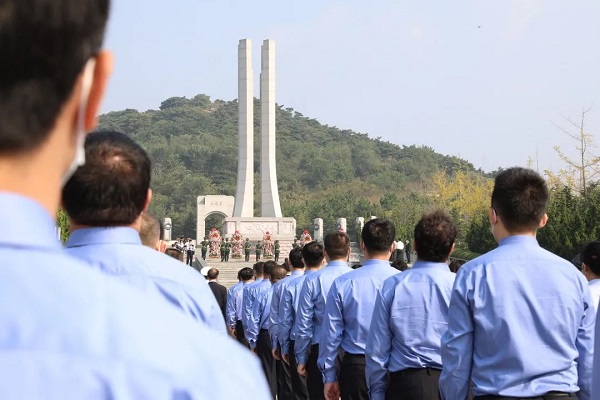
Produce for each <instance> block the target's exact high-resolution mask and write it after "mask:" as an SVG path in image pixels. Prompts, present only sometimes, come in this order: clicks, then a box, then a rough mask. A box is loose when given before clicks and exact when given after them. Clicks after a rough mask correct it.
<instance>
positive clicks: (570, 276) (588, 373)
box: [440, 168, 595, 400]
mask: <svg viewBox="0 0 600 400" xmlns="http://www.w3.org/2000/svg"><path fill="white" fill-rule="evenodd" d="M547 202H548V188H547V186H546V183H545V182H544V180H543V179H542V177H541V176H539V175H538V174H537V173H536V172H534V171H532V170H529V169H524V168H510V169H507V170H505V171H503V172H501V173H500V174H499V175H498V176H497V177H496V180H495V184H494V190H493V192H492V202H491V207H490V210H489V220H490V224H491V225H492V234H493V235H494V238H495V239H496V241H497V242H498V244H499V246H498V248H496V249H495V250H492V251H490V252H489V253H486V254H484V255H483V256H481V257H478V258H476V259H474V260H472V261H470V262H468V263H467V264H465V265H463V266H462V267H461V268H460V269H459V271H458V273H457V276H456V281H455V283H454V288H453V290H452V296H451V299H450V308H449V310H448V331H447V332H446V333H445V334H444V336H443V337H442V365H443V370H442V375H441V377H440V391H441V394H442V398H444V399H447V400H462V399H466V398H467V396H468V395H469V391H470V390H471V389H472V391H473V394H474V395H475V398H476V399H477V398H480V399H488V398H494V399H510V398H522V397H527V398H535V399H542V398H543V399H554V398H557V399H559V398H560V399H562V398H564V397H565V396H568V395H572V394H573V393H577V396H578V398H579V399H580V400H590V398H591V397H590V387H591V384H592V359H593V347H594V336H593V329H594V323H595V315H594V313H593V311H592V310H593V306H592V302H591V298H590V291H589V288H588V285H587V282H586V281H585V278H584V277H583V275H582V274H581V273H580V272H579V271H578V270H577V269H576V268H575V267H573V265H572V264H571V263H569V262H568V261H566V260H564V259H562V258H560V257H558V256H556V255H554V254H552V253H550V252H548V251H546V250H544V249H542V248H541V247H540V246H539V245H538V243H537V241H536V238H535V236H536V232H537V230H538V229H539V228H542V227H543V226H544V225H545V224H546V221H547V220H548V216H547V215H546V213H545V212H546V206H547ZM573 396H575V395H573Z"/></svg>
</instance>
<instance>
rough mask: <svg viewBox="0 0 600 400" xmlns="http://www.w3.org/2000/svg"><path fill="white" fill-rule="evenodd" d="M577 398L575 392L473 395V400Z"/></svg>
mask: <svg viewBox="0 0 600 400" xmlns="http://www.w3.org/2000/svg"><path fill="white" fill-rule="evenodd" d="M521 399H523V400H577V393H565V392H548V393H546V394H543V395H541V396H536V397H508V396H494V395H491V394H488V395H485V396H475V400H521Z"/></svg>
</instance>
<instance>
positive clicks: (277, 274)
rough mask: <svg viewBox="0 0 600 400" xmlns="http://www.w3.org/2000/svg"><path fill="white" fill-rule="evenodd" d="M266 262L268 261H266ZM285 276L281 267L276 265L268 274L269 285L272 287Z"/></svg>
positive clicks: (285, 273)
mask: <svg viewBox="0 0 600 400" xmlns="http://www.w3.org/2000/svg"><path fill="white" fill-rule="evenodd" d="M267 262H268V261H267ZM286 276H287V271H286V270H285V268H283V267H282V266H279V265H276V266H275V267H274V268H273V269H272V270H271V274H270V277H271V278H270V279H271V284H272V285H274V284H276V283H277V282H279V281H280V280H282V279H283V278H285V277H286Z"/></svg>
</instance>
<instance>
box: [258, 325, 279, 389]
mask: <svg viewBox="0 0 600 400" xmlns="http://www.w3.org/2000/svg"><path fill="white" fill-rule="evenodd" d="M256 354H257V355H258V358H259V359H260V363H261V365H262V368H263V371H264V373H265V377H266V378H267V383H268V384H269V388H270V389H271V394H272V395H273V399H274V398H275V395H277V367H276V364H275V359H274V358H273V354H271V336H270V335H269V331H268V330H266V329H261V330H260V332H259V333H258V338H257V339H256Z"/></svg>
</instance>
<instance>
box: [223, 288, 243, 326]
mask: <svg viewBox="0 0 600 400" xmlns="http://www.w3.org/2000/svg"><path fill="white" fill-rule="evenodd" d="M238 290H242V289H241V288H240V289H238ZM225 318H226V321H227V326H228V327H230V328H231V329H234V328H235V324H236V322H237V321H236V317H235V294H234V292H233V291H229V292H228V293H227V306H226V308H225Z"/></svg>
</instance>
